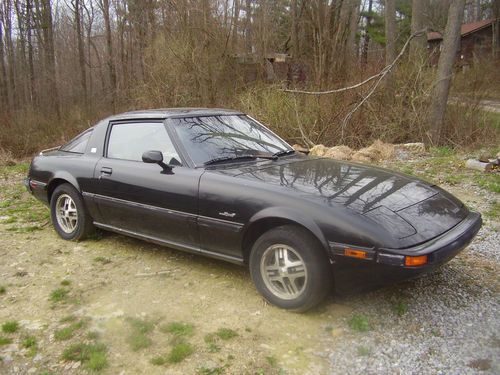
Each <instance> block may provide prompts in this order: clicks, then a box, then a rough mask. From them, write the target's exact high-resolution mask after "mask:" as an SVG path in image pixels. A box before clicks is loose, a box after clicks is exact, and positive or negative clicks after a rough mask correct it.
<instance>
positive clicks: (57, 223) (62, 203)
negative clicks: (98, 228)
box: [50, 184, 95, 241]
mask: <svg viewBox="0 0 500 375" xmlns="http://www.w3.org/2000/svg"><path fill="white" fill-rule="evenodd" d="M50 214H51V218H52V224H53V225H54V228H55V230H56V232H57V234H58V235H59V236H60V237H62V238H63V239H65V240H74V241H78V240H83V239H84V238H85V237H87V236H88V235H90V234H92V233H93V232H94V231H95V227H94V225H93V224H92V222H93V220H92V218H91V217H90V215H89V214H88V212H87V209H86V208H85V204H84V203H83V199H82V196H81V195H80V193H79V192H78V191H77V190H76V189H75V188H74V187H73V186H71V185H70V184H61V185H59V186H58V187H57V188H56V189H55V190H54V192H53V193H52V197H51V199H50Z"/></svg>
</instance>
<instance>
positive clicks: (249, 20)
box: [245, 0, 252, 53]
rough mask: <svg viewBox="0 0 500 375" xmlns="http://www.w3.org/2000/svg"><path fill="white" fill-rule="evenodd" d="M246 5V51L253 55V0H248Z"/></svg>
mask: <svg viewBox="0 0 500 375" xmlns="http://www.w3.org/2000/svg"><path fill="white" fill-rule="evenodd" d="M245 5H246V6H245V17H246V18H245V49H246V52H247V53H252V0H246V4H245Z"/></svg>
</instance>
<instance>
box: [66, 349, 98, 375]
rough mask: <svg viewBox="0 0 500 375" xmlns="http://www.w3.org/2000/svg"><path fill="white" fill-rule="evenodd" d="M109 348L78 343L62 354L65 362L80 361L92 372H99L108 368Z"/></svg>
mask: <svg viewBox="0 0 500 375" xmlns="http://www.w3.org/2000/svg"><path fill="white" fill-rule="evenodd" d="M106 353H107V348H106V346H105V345H104V344H100V343H96V344H85V343H76V344H72V345H70V346H69V347H67V348H66V349H65V350H64V351H63V354H62V359H64V360H65V361H75V362H77V361H80V362H82V363H83V364H84V365H85V367H86V368H87V369H89V370H90V371H94V372H98V371H101V370H103V369H104V368H106V367H107V366H108V360H107V355H106Z"/></svg>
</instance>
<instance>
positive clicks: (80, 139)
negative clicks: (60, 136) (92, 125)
mask: <svg viewBox="0 0 500 375" xmlns="http://www.w3.org/2000/svg"><path fill="white" fill-rule="evenodd" d="M92 130H93V129H90V130H87V131H85V132H83V133H82V134H80V135H78V136H76V137H75V138H73V139H72V140H71V141H69V142H68V143H66V144H65V145H64V146H62V147H61V148H60V150H61V151H66V152H73V153H75V154H83V153H85V149H86V148H87V144H88V143H89V139H90V136H91V135H92Z"/></svg>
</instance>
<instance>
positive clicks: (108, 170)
mask: <svg viewBox="0 0 500 375" xmlns="http://www.w3.org/2000/svg"><path fill="white" fill-rule="evenodd" d="M112 173H113V169H112V168H109V167H102V168H101V177H102V176H111V174H112Z"/></svg>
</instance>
